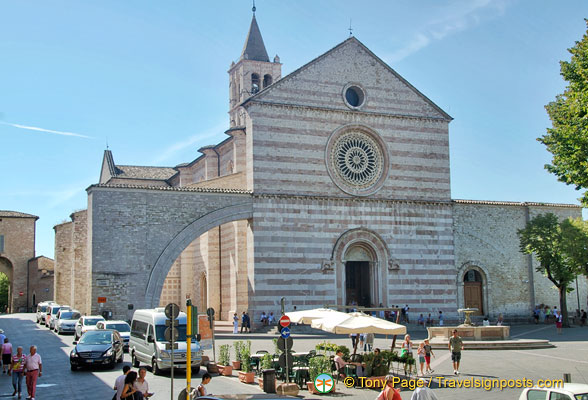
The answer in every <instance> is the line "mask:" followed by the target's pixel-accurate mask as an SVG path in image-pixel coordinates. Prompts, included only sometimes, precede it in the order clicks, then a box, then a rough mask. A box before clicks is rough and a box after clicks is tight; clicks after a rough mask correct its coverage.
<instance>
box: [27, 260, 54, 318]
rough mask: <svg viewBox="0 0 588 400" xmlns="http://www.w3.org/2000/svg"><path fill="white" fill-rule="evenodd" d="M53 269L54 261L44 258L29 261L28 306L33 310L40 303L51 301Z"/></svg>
mask: <svg viewBox="0 0 588 400" xmlns="http://www.w3.org/2000/svg"><path fill="white" fill-rule="evenodd" d="M54 267H55V260H52V259H51V258H47V257H44V256H41V257H36V258H33V259H32V260H31V261H29V265H28V268H29V305H30V307H33V310H34V307H35V306H36V305H37V304H39V303H40V302H42V301H49V300H53V285H54V282H53V279H54V274H53V269H54ZM33 295H34V297H33Z"/></svg>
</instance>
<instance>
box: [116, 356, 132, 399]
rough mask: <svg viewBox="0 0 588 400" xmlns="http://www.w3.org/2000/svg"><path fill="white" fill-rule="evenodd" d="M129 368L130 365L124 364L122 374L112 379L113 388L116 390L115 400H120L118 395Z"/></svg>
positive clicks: (123, 385)
mask: <svg viewBox="0 0 588 400" xmlns="http://www.w3.org/2000/svg"><path fill="white" fill-rule="evenodd" d="M130 370H131V367H129V366H128V365H125V366H124V367H123V369H122V372H123V374H122V375H121V376H119V377H118V378H116V380H115V381H114V390H116V400H120V395H121V394H122V391H123V389H124V388H125V378H126V377H127V374H128V373H129V371H130Z"/></svg>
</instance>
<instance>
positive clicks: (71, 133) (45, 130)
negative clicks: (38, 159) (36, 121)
mask: <svg viewBox="0 0 588 400" xmlns="http://www.w3.org/2000/svg"><path fill="white" fill-rule="evenodd" d="M0 124H2V125H7V126H11V127H13V128H18V129H25V130H28V131H35V132H43V133H53V134H55V135H62V136H75V137H80V138H84V139H94V138H93V137H92V136H86V135H82V134H81V133H75V132H64V131H55V130H52V129H45V128H39V127H37V126H27V125H21V124H13V123H11V122H4V121H0Z"/></svg>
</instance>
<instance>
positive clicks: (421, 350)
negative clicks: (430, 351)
mask: <svg viewBox="0 0 588 400" xmlns="http://www.w3.org/2000/svg"><path fill="white" fill-rule="evenodd" d="M425 353H426V352H425V342H421V343H420V344H419V347H418V348H417V356H418V357H419V364H420V366H421V376H424V375H425V373H424V372H423V370H424V368H425Z"/></svg>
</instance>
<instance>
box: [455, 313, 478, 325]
mask: <svg viewBox="0 0 588 400" xmlns="http://www.w3.org/2000/svg"><path fill="white" fill-rule="evenodd" d="M477 311H478V309H477V308H460V309H459V310H457V312H462V313H464V314H465V321H463V324H461V325H459V326H460V327H466V326H474V324H472V320H471V319H470V317H471V315H472V314H473V313H475V312H477Z"/></svg>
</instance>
